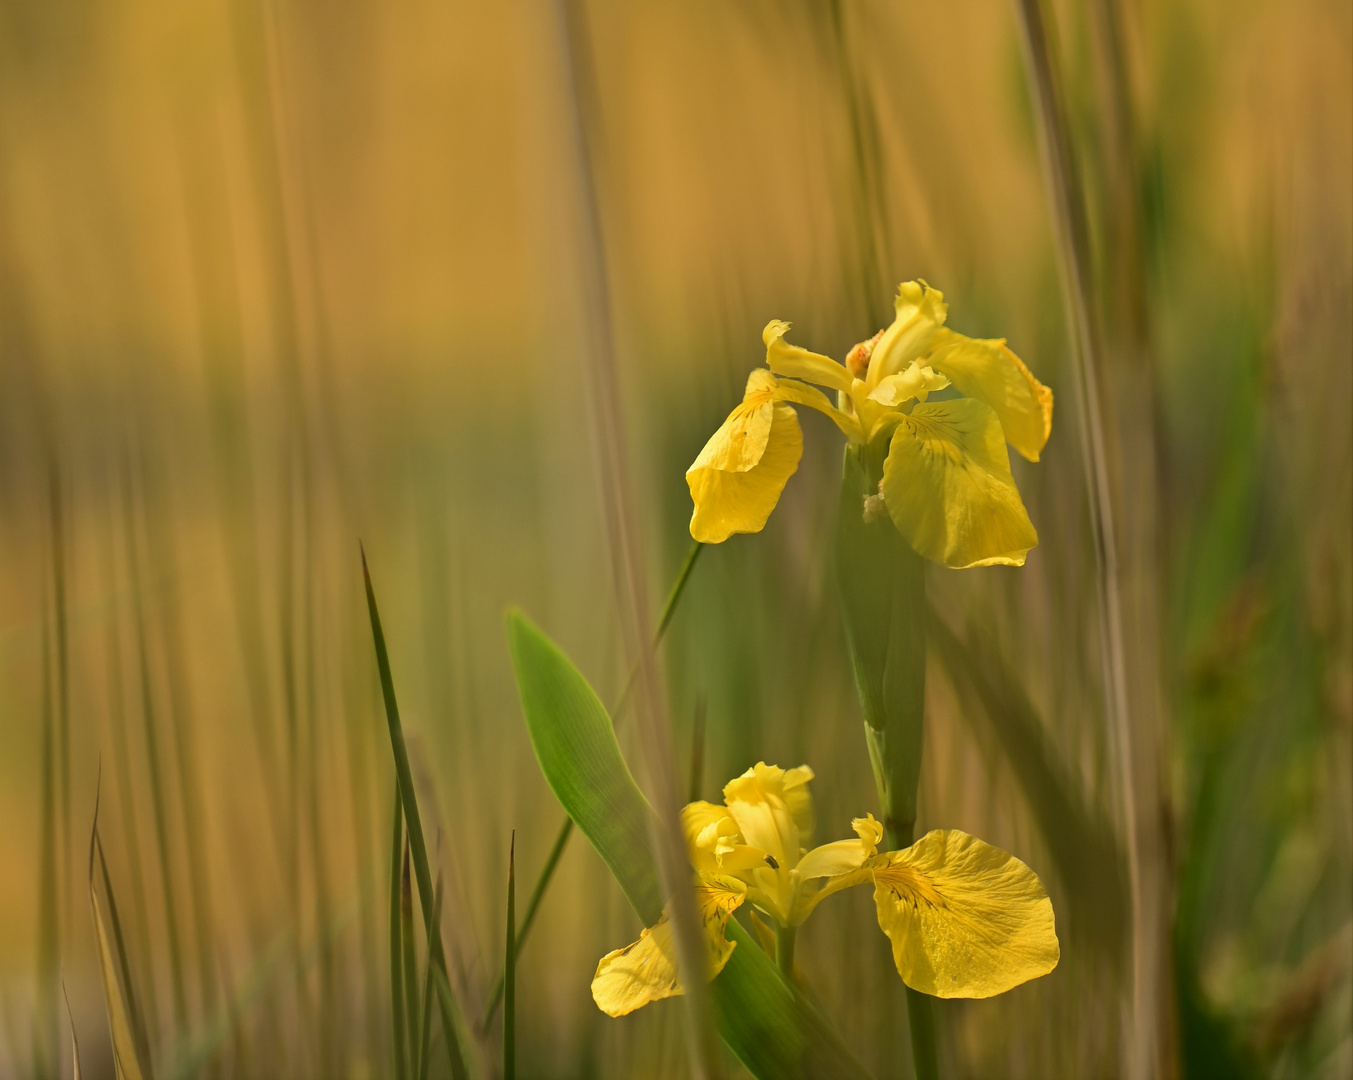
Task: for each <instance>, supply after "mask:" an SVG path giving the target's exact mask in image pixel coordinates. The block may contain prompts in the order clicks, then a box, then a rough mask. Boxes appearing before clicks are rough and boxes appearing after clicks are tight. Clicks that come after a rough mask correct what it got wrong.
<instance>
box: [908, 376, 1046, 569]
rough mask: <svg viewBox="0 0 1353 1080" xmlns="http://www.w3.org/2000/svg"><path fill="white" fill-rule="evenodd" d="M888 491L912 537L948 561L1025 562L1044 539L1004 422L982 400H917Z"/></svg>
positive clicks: (928, 553) (920, 548)
mask: <svg viewBox="0 0 1353 1080" xmlns="http://www.w3.org/2000/svg"><path fill="white" fill-rule="evenodd" d="M882 491H883V499H884V503H885V505H886V506H887V508H888V515H889V516H890V517H891V518H892V520H893V524H894V525H896V526H897V529H898V531H899V532H900V533H901V534H902V535H903V536H904V537H906V539H907V542H908V543H909V544H911V546H912V547H913V548H915V549H916V551H917V552H918V553H919V554H921V555H923V556H924V557H925V558H927V559H933V560H934V561H935V562H939V563H943V564H944V565H945V566H952V567H967V566H986V565H990V564H993V563H1004V564H1006V565H1009V566H1023V565H1024V557H1025V555H1026V554H1027V553H1028V551H1029V549H1030V548H1032V547H1034V546H1035V545H1036V544H1037V543H1038V533H1037V532H1035V531H1034V527H1033V524H1032V523H1031V522H1030V521H1029V514H1028V511H1026V510H1025V509H1024V502H1023V500H1021V499H1020V497H1019V489H1018V488H1016V487H1015V480H1014V477H1012V476H1011V475H1010V457H1009V455H1008V454H1007V453H1006V450H1005V437H1004V436H1003V435H1002V433H1001V424H1000V421H999V420H997V419H996V414H995V413H994V412H993V411H992V409H991V406H989V405H987V404H986V403H985V402H982V401H978V400H977V399H976V398H962V399H960V400H956V401H941V402H934V403H930V404H926V405H917V406H916V407H915V408H914V409H913V410H912V412H911V413H910V414H909V415H905V416H899V418H898V423H897V429H896V430H895V431H894V432H893V438H892V443H891V444H890V446H889V449H888V458H887V460H886V461H885V462H884V465H883V483H882Z"/></svg>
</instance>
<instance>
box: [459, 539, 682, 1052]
mask: <svg viewBox="0 0 1353 1080" xmlns="http://www.w3.org/2000/svg"><path fill="white" fill-rule="evenodd" d="M704 547H705V545H704V544H702V543H700V541H699V540H695V541H692V543H691V547H690V550H689V551H687V552H686V558H685V559H683V560H682V562H681V569H680V570H678V571H677V576H676V579H675V580H674V581H673V582H672V588H671V590H670V591H669V592H668V593H667V602H666V603H665V604H663V606H662V614H661V615H660V616H659V617H658V629H657V630H656V631H655V632H654V634H653V646H654V648H657V646H658V645H659V644H660V643H661V642H662V638H663V635H664V634H666V633H667V627H668V626H669V625H670V624H671V622H672V616H673V615H675V614H676V609H677V602H678V601H680V599H681V595H682V593H684V592H685V591H686V582H688V581H689V580H690V577H691V571H692V570H694V569H695V561H696V559H698V558H699V557H700V552H701V551H703V550H704ZM638 674H639V666H638V664H636V665H635V666H634V667H632V668H631V669H630V673H629V676H628V678H626V679H625V685H624V686H623V687H622V688H621V690H620V696H619V697H618V698H616V702H615V705H614V706H613V707H612V708H611V720H612V722H615V721H617V720H619V719H620V715H621V713H622V712H623V711H624V708H625V706H626V705H627V704H629V698H630V691H631V690H632V689H633V687H634V680H635V677H636V676H637V675H638ZM572 835H573V819H572V818H569V817H566V818H564V821H563V824H561V825H560V826H559V832H558V833H557V834H556V835H555V838H554V844H553V845H552V846H551V847H550V853H549V855H548V856H547V857H546V859H545V865H544V866H543V867H542V868H541V871H540V877H538V878H537V879H536V884H535V888H533V889H532V890H531V899H530V900H529V901H527V904H526V914H525V915H524V916H523V917H522V920H521V926H520V927H519V928H518V930H517V946H516V951H517V952H518V953H520V952H521V947H522V943H523V942H524V941H525V940H526V935H527V934H528V933H529V932H530V930H531V924H532V923H533V922H535V919H536V911H537V910H538V909H539V908H540V902H541V901H542V900H543V899H544V898H545V890H546V889H548V888H549V886H550V881H551V880H552V879H553V877H554V871H555V868H556V867H557V866H558V865H559V859H560V857H561V856H562V855H563V854H564V849H565V848H566V847H568V841H569V837H571V836H572ZM504 974H505V973H504V972H499V974H498V979H497V981H495V982H494V984H493V990H492V991H490V993H489V1003H488V1005H487V1006H486V1007H485V1009H484V1023H483V1026H484V1027H486V1028H487V1027H488V1026H489V1024H491V1023H492V1022H493V1014H494V1013H496V1012H497V1011H498V1006H499V1005H501V1004H502V1001H503V976H504Z"/></svg>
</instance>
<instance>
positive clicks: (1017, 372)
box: [926, 329, 1052, 461]
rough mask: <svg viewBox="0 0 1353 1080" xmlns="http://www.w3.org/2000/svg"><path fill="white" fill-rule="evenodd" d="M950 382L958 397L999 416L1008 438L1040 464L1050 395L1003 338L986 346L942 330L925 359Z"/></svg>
mask: <svg viewBox="0 0 1353 1080" xmlns="http://www.w3.org/2000/svg"><path fill="white" fill-rule="evenodd" d="M926 362H927V363H928V364H930V366H931V367H933V368H934V369H935V370H936V371H939V372H943V373H944V374H945V375H947V376H949V379H950V381H951V382H952V383H953V384H954V387H955V389H957V390H958V391H959V393H962V394H966V395H967V396H968V397H974V398H977V399H978V400H979V401H985V402H986V403H987V404H988V405H990V406H991V407H992V408H993V409H995V410H996V416H997V417H998V418H999V419H1000V421H1001V428H1002V429H1003V430H1004V432H1005V438H1006V441H1007V442H1008V443H1010V445H1011V446H1013V447H1014V448H1015V449H1016V450H1018V451H1019V452H1020V453H1021V454H1023V455H1024V456H1025V457H1026V458H1028V459H1029V460H1030V461H1037V460H1038V455H1039V453H1040V452H1041V451H1042V449H1043V446H1044V444H1046V443H1047V441H1048V436H1049V435H1050V434H1052V391H1051V390H1049V389H1048V388H1047V387H1046V386H1044V385H1043V384H1042V383H1041V382H1039V381H1038V380H1037V379H1035V378H1034V377H1033V373H1032V372H1030V371H1029V369H1028V368H1027V367H1025V366H1024V362H1023V361H1022V360H1021V359H1020V358H1019V357H1018V356H1016V355H1015V354H1014V353H1013V352H1011V351H1010V350H1009V348H1007V347H1006V344H1005V339H1004V338H995V339H991V340H982V339H978V338H969V337H964V336H963V335H962V334H956V333H954V332H953V331H952V330H947V329H945V330H941V331H939V333H937V334H936V335H935V340H934V341H933V342H932V344H931V352H930V355H929V356H928V357H927V358H926Z"/></svg>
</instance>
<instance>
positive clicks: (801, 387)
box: [775, 379, 864, 442]
mask: <svg viewBox="0 0 1353 1080" xmlns="http://www.w3.org/2000/svg"><path fill="white" fill-rule="evenodd" d="M775 400H776V401H792V402H793V403H794V404H795V405H807V406H808V407H809V408H810V409H816V410H817V411H818V412H820V413H822V414H823V415H825V416H827V417H828V418H830V419H831V421H832V423H834V424H835V425H836V426H837V427H838V428H840V429H841V433H842V434H843V435H845V437H846V438H848V439H851V440H853V441H855V442H861V441H862V440H863V439H864V430H863V428H861V427H860V421H859V420H858V419H857V418H856V417H854V416H851V415H850V414H849V413H846V412H842V411H841V410H840V409H838V408H837V407H836V406H835V405H833V404H832V403H831V401H830V400H828V398H827V395H826V394H824V393H823V392H822V391H821V390H819V389H818V388H817V387H816V386H809V385H808V384H807V383H804V382H799V381H798V380H797V379H780V380H778V383H777V385H776V387H775Z"/></svg>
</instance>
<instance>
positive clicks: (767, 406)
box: [686, 281, 1052, 567]
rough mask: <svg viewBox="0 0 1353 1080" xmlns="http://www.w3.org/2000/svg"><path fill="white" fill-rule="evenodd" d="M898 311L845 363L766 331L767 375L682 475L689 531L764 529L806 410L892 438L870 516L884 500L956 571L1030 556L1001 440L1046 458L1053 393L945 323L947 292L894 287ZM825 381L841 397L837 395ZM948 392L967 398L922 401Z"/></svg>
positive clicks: (774, 326) (911, 534) (908, 533)
mask: <svg viewBox="0 0 1353 1080" xmlns="http://www.w3.org/2000/svg"><path fill="white" fill-rule="evenodd" d="M896 310H897V317H896V318H895V319H894V320H893V323H892V325H891V326H889V327H888V328H887V329H886V330H881V331H879V333H878V334H876V335H875V336H874V337H873V338H871V339H870V340H869V341H863V342H861V343H860V344H858V345H856V346H855V347H854V348H853V349H851V351H850V353H849V354H848V355H847V357H846V362H845V363H844V364H838V363H837V362H836V361H835V360H832V359H830V358H829V357H826V356H821V355H819V354H818V353H813V352H809V351H808V350H807V349H802V348H800V347H798V346H797V345H790V344H789V343H788V342H787V341H785V334H786V333H787V332H788V330H789V323H787V322H780V321H778V320H776V321H774V322H770V323H768V324H767V325H766V329H765V330H764V331H762V334H761V337H762V339H763V340H764V342H765V344H766V364H767V366H768V367H769V370H766V369H765V368H758V369H757V370H755V371H753V372H752V374H751V376H750V377H749V378H748V379H747V389H746V392H745V394H744V395H743V399H742V402H741V404H739V405H738V407H737V408H735V409H734V410H733V412H732V413H731V414H730V415H729V417H728V419H727V420H725V421H724V423H723V426H722V427H720V428H719V430H718V431H716V432H715V433H714V435H713V437H711V438H710V440H709V442H708V443H706V444H705V448H704V449H703V450H701V451H700V456H699V457H697V458H696V459H695V461H694V463H693V464H692V465H691V467H690V468H689V469H688V470H686V482H687V484H688V485H689V486H690V489H691V499H692V500H693V501H694V503H695V512H694V514H693V515H692V516H691V536H693V537H694V538H695V539H696V540H699V541H701V542H702V543H706V544H718V543H722V542H723V541H724V540H727V539H728V537H730V536H731V535H733V534H734V533H754V532H760V531H761V530H762V529H763V528H764V527H765V524H766V519H767V518H768V517H770V512H771V511H772V510H774V509H775V504H776V503H777V502H779V499H780V493H781V492H782V491H783V490H784V486H785V483H786V482H787V481H788V480H789V478H790V476H792V475H793V474H794V471H795V469H797V468H798V465H799V458H800V456H801V455H802V453H803V434H802V432H801V431H800V430H799V421H798V416H797V414H796V413H795V412H794V409H793V408H792V406H793V405H807V406H808V407H809V408H812V409H816V410H818V411H819V412H821V413H825V414H826V415H827V416H829V417H830V418H831V419H832V420H833V421H835V423H836V425H837V427H839V428H840V429H841V430H842V431H843V432H844V433H845V435H846V437H847V438H848V439H850V440H851V441H852V442H854V443H860V444H863V445H865V446H870V445H876V440H887V443H888V445H887V456H886V459H885V461H884V465H883V473H882V478H881V480H880V481H879V495H878V496H876V497H871V500H870V501H871V502H874V500H875V499H877V500H879V501H880V502H881V505H878V504H875V505H873V506H870V507H866V508H865V509H864V512H866V513H870V514H872V513H879V512H881V511H882V510H883V509H885V508H886V510H887V514H888V516H889V517H890V518H891V519H892V521H893V524H894V525H895V526H896V527H897V529H898V531H899V532H900V533H901V534H902V535H903V536H904V537H905V538H906V540H907V542H908V543H909V544H911V546H912V547H913V548H915V549H916V551H917V552H918V553H920V554H921V555H923V556H925V557H926V558H928V559H933V560H934V561H935V562H939V563H943V564H944V565H945V566H953V567H966V566H985V565H989V564H992V563H1004V564H1007V565H1011V566H1022V565H1023V564H1024V557H1025V555H1026V554H1027V553H1028V551H1029V549H1030V548H1032V547H1034V545H1036V544H1037V543H1038V533H1037V532H1035V531H1034V527H1033V525H1032V524H1031V523H1030V521H1029V515H1028V513H1027V511H1026V510H1025V509H1024V503H1023V501H1022V500H1021V499H1020V495H1019V490H1018V489H1017V488H1016V487H1015V481H1014V478H1013V477H1012V476H1011V475H1010V459H1009V456H1008V455H1007V453H1006V448H1005V447H1006V443H1007V442H1008V443H1009V444H1010V445H1011V446H1013V447H1014V448H1015V449H1016V450H1017V451H1019V453H1020V454H1022V455H1023V456H1024V457H1025V458H1027V459H1028V460H1030V461H1037V460H1038V455H1039V453H1040V452H1041V451H1042V449H1043V446H1044V444H1045V443H1046V442H1047V441H1048V435H1049V434H1050V433H1051V431H1052V391H1051V390H1049V389H1048V388H1047V387H1046V386H1044V385H1043V384H1042V383H1040V382H1039V381H1038V380H1037V379H1035V378H1034V376H1033V374H1032V373H1031V372H1030V371H1029V369H1028V368H1027V367H1025V366H1024V363H1023V362H1022V361H1021V360H1020V359H1019V357H1017V356H1016V355H1015V354H1014V353H1013V352H1011V351H1010V349H1008V348H1007V347H1006V344H1005V341H1004V339H995V340H989V341H988V340H979V339H976V338H969V337H964V336H963V335H962V334H958V333H955V332H954V331H952V330H950V329H948V328H947V327H946V326H945V325H944V323H945V319H946V318H947V316H948V306H947V305H946V304H945V302H944V295H943V294H942V293H941V292H940V291H939V290H938V289H933V288H931V287H930V286H928V285H927V284H926V283H925V282H924V281H909V282H905V283H904V284H902V285H900V286H899V287H898V290H897V301H896ZM811 383H815V384H817V385H816V386H813V385H809V384H811ZM818 386H823V387H826V388H827V389H828V390H834V391H836V401H835V403H833V402H832V401H831V400H830V399H829V398H828V397H827V395H826V394H824V393H823V392H822V391H821V390H819V389H817V387H818ZM951 386H952V387H953V388H954V389H955V390H956V391H958V392H959V393H960V394H963V395H964V396H963V397H961V398H954V399H951V400H947V401H934V402H927V401H926V398H927V397H928V395H930V394H931V393H933V392H935V391H937V390H943V389H945V388H947V387H951Z"/></svg>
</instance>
